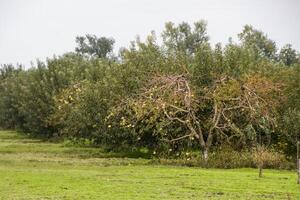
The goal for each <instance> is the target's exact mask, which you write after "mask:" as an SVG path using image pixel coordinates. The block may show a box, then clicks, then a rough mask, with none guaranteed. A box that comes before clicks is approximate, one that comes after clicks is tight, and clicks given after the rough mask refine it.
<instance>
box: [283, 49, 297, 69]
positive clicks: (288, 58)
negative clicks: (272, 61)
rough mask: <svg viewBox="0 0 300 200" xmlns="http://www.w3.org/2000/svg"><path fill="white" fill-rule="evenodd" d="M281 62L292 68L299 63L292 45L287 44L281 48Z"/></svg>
mask: <svg viewBox="0 0 300 200" xmlns="http://www.w3.org/2000/svg"><path fill="white" fill-rule="evenodd" d="M279 60H280V61H281V62H283V63H284V64H285V65H287V66H291V65H292V64H294V63H296V62H297V53H296V50H295V49H293V48H292V45H291V44H287V45H285V46H284V47H282V48H281V50H280V53H279Z"/></svg>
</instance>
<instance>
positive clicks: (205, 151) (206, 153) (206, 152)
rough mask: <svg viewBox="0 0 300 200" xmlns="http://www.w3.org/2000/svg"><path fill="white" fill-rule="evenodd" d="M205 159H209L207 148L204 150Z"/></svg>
mask: <svg viewBox="0 0 300 200" xmlns="http://www.w3.org/2000/svg"><path fill="white" fill-rule="evenodd" d="M203 159H204V161H205V162H207V160H208V150H207V149H206V148H205V149H204V150H203Z"/></svg>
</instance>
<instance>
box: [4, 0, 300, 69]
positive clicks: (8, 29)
mask: <svg viewBox="0 0 300 200" xmlns="http://www.w3.org/2000/svg"><path fill="white" fill-rule="evenodd" d="M200 19H204V20H206V21H207V22H208V33H209V35H210V38H211V41H212V43H216V42H222V43H223V44H224V43H226V42H227V41H228V38H229V37H231V36H236V35H237V33H239V32H241V30H242V27H243V26H244V25H245V24H251V25H253V26H254V27H255V28H257V29H260V30H262V31H264V32H265V33H267V34H268V36H269V37H270V38H271V39H273V40H275V41H276V42H277V44H278V46H279V47H280V46H282V45H284V44H286V43H291V44H292V45H293V47H294V48H296V49H297V50H298V51H299V50H300V0H107V1H101V0H98V1H97V0H0V64H4V63H13V64H16V63H23V64H25V65H26V66H27V67H28V66H29V65H30V62H31V61H35V60H36V59H37V58H39V59H42V60H44V59H45V58H46V57H52V56H53V55H54V54H55V55H60V54H63V53H65V52H68V51H73V50H74V48H75V37H76V36H77V35H84V34H87V33H89V34H95V35H98V36H108V37H113V38H115V40H116V45H115V46H116V48H119V47H122V46H128V45H129V42H130V41H132V40H134V39H135V37H136V36H137V35H140V36H141V38H144V37H145V36H146V35H148V34H149V33H150V31H151V30H155V31H156V33H157V35H158V34H160V33H161V31H162V29H163V27H164V23H165V22H167V21H172V22H175V23H179V22H182V21H185V22H189V23H193V22H195V21H197V20H200ZM233 38H235V37H233Z"/></svg>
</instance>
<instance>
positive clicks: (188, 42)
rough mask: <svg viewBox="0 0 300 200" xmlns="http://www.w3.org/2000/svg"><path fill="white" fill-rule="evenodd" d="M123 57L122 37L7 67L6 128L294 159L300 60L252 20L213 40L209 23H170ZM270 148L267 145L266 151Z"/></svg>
mask: <svg viewBox="0 0 300 200" xmlns="http://www.w3.org/2000/svg"><path fill="white" fill-rule="evenodd" d="M161 38H162V42H161V43H160V42H157V36H156V34H155V33H154V32H152V33H151V34H150V35H149V36H148V37H147V38H146V40H145V41H141V39H140V38H137V39H136V40H135V41H133V42H132V43H131V45H130V47H129V48H122V49H120V51H119V55H114V54H113V46H114V43H115V41H114V39H113V38H106V37H100V38H98V37H97V36H95V35H86V36H80V37H77V38H76V42H77V47H76V49H75V51H74V52H69V53H66V54H64V55H61V56H54V57H52V58H48V59H47V60H46V61H45V62H41V61H37V63H36V65H35V66H33V67H31V68H27V69H24V67H23V66H21V65H20V66H13V65H10V64H5V65H2V66H1V70H0V127H2V128H10V129H19V130H22V131H24V132H28V133H31V134H33V135H36V136H40V137H45V138H52V137H56V138H68V139H70V140H72V141H74V142H76V141H88V142H89V143H91V144H95V145H100V146H102V147H105V148H107V149H110V150H116V151H117V150H121V149H139V148H146V149H147V150H148V151H149V152H151V154H153V155H158V156H159V155H167V156H174V155H178V154H180V153H181V152H185V151H186V150H195V151H199V152H201V153H202V156H203V158H204V159H205V160H207V159H208V158H209V155H210V153H211V152H213V151H216V150H217V149H219V148H221V147H223V146H230V147H231V148H232V149H234V150H241V149H251V148H253V147H256V146H257V145H260V146H265V147H270V148H272V149H274V150H276V151H277V152H281V153H283V154H285V155H286V156H287V157H293V156H295V153H296V151H295V150H296V141H298V140H299V139H300V56H299V54H298V53H297V51H296V50H295V49H293V48H292V46H291V45H290V44H287V45H285V46H283V47H282V48H281V49H279V48H278V47H277V46H276V43H275V42H274V41H273V40H271V39H270V38H268V36H267V35H266V34H264V33H263V32H262V31H260V30H257V29H255V28H254V27H252V26H249V25H246V26H244V28H243V30H242V32H241V33H239V34H238V41H236V42H234V41H233V40H232V39H229V42H228V43H227V44H225V45H222V44H220V43H218V44H216V45H212V44H211V42H210V40H209V36H208V34H207V24H206V22H204V21H198V22H195V23H194V24H192V25H190V24H188V23H184V22H183V23H180V24H174V23H171V22H168V23H166V25H165V29H164V31H163V33H162V34H161ZM262 149H263V148H262Z"/></svg>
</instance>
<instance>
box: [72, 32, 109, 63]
mask: <svg viewBox="0 0 300 200" xmlns="http://www.w3.org/2000/svg"><path fill="white" fill-rule="evenodd" d="M76 43H77V44H78V46H77V47H76V49H75V51H76V52H77V53H80V54H88V55H90V56H96V57H98V58H107V57H108V55H109V54H110V53H111V52H112V51H113V45H114V43H115V40H114V39H113V38H106V37H100V38H98V37H97V36H95V35H89V34H87V35H86V36H78V37H76Z"/></svg>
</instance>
